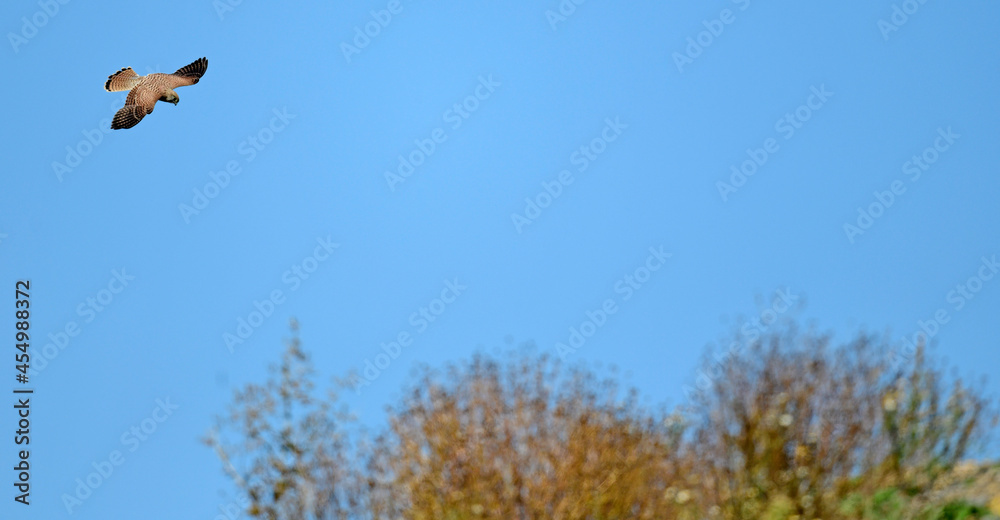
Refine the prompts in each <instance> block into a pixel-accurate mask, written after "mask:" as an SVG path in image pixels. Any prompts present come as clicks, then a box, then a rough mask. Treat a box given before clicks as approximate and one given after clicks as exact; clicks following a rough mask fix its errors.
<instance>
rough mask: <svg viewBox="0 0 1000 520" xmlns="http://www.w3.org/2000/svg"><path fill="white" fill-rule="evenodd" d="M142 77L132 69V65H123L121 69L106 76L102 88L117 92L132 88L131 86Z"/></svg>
mask: <svg viewBox="0 0 1000 520" xmlns="http://www.w3.org/2000/svg"><path fill="white" fill-rule="evenodd" d="M141 80H142V77H141V76H139V75H138V74H136V73H135V71H134V70H132V67H125V68H124V69H122V70H119V71H118V72H116V73H114V74H112V75H110V76H108V81H107V83H105V84H104V90H107V91H108V92H119V91H122V90H132V87H134V86H136V85H137V84H138V83H139V81H141Z"/></svg>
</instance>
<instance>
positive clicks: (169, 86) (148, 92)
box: [104, 58, 208, 130]
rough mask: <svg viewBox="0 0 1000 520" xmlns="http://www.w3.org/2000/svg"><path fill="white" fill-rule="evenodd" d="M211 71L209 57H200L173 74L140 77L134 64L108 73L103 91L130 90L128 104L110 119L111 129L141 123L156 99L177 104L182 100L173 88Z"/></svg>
mask: <svg viewBox="0 0 1000 520" xmlns="http://www.w3.org/2000/svg"><path fill="white" fill-rule="evenodd" d="M206 70H208V60H207V59H205V58H201V59H198V60H196V61H195V62H193V63H191V64H190V65H186V66H184V67H181V68H180V69H178V70H177V72H174V73H173V74H161V73H155V74H149V75H146V76H139V75H138V74H136V73H135V71H134V70H132V67H125V68H124V69H122V70H119V71H118V72H116V73H114V74H112V75H110V76H108V81H107V82H106V83H105V84H104V90H107V91H108V92H119V91H123V90H128V91H129V93H128V97H127V98H125V106H124V107H122V108H121V110H119V111H118V113H116V114H115V117H114V119H113V120H112V121H111V128H113V129H115V130H118V129H120V128H132V127H133V126H135V125H137V124H139V121H142V118H143V117H145V116H146V114H151V113H152V112H153V106H154V105H156V102H157V101H166V102H168V103H173V104H175V105H176V104H177V101H178V100H179V99H180V98H178V97H177V93H176V92H174V89H175V88H177V87H185V86H188V85H194V84H195V83H198V80H199V79H201V77H202V76H204V75H205V71H206Z"/></svg>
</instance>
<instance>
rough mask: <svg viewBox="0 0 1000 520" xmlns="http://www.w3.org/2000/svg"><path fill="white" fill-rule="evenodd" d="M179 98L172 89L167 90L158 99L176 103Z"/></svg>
mask: <svg viewBox="0 0 1000 520" xmlns="http://www.w3.org/2000/svg"><path fill="white" fill-rule="evenodd" d="M180 100H181V98H180V97H178V96H177V93H176V92H174V91H173V90H168V91H167V92H165V93H164V94H163V96H162V97H160V101H166V102H167V103H173V104H174V105H177V102H178V101H180Z"/></svg>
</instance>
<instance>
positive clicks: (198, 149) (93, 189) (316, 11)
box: [0, 0, 1000, 519]
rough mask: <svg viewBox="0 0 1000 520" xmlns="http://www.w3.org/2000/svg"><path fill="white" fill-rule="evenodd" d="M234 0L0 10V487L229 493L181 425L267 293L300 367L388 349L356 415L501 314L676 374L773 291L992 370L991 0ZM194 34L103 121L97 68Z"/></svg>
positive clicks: (263, 329)
mask: <svg viewBox="0 0 1000 520" xmlns="http://www.w3.org/2000/svg"><path fill="white" fill-rule="evenodd" d="M63 1H65V0H63ZM229 2H232V0H220V1H218V2H212V1H210V0H199V1H186V0H174V1H170V2H146V3H143V4H141V5H139V4H135V3H128V4H126V3H124V2H105V3H96V2H78V1H68V2H67V3H65V4H63V3H60V2H54V3H53V1H50V2H49V3H48V4H46V3H45V0H43V1H42V2H37V3H36V2H19V3H14V2H7V3H4V4H3V6H2V7H0V20H2V28H3V32H4V33H5V34H6V38H5V41H6V44H5V45H6V46H5V47H3V48H2V49H0V56H2V58H0V59H2V60H3V65H4V68H5V70H7V71H8V72H7V75H6V78H7V81H6V83H7V86H6V87H4V93H5V96H4V98H5V100H6V101H7V114H8V124H7V125H4V126H3V127H2V128H0V135H2V142H3V143H4V151H5V153H4V157H5V166H6V167H5V174H4V187H3V189H2V190H0V207H2V208H3V209H2V212H0V274H2V277H0V279H2V283H3V284H4V285H5V286H6V287H8V289H7V290H8V291H10V292H8V293H7V294H8V297H7V300H6V301H4V302H0V306H2V307H3V308H4V309H6V310H5V311H3V312H2V313H0V314H2V316H3V319H2V320H0V323H2V326H3V327H4V328H5V329H6V330H8V331H11V334H13V331H14V327H15V324H14V322H15V319H14V312H15V307H14V306H15V302H14V294H13V293H14V289H13V287H14V285H15V283H16V281H18V280H23V279H27V280H30V283H31V290H30V291H29V293H30V305H31V307H30V309H31V312H30V332H31V344H32V350H31V352H32V354H34V355H33V356H32V368H33V372H32V375H31V378H30V382H29V384H28V385H20V384H17V383H16V382H15V381H14V376H15V374H16V371H15V367H14V366H13V365H14V361H13V359H12V358H13V356H12V355H10V354H8V355H7V356H6V357H5V358H4V359H5V360H6V361H4V365H3V367H4V370H3V371H2V372H3V373H4V374H6V375H5V377H6V378H9V379H6V380H5V381H6V382H5V383H3V384H0V389H6V390H4V391H6V392H10V390H11V389H13V388H24V387H30V388H33V389H34V391H35V393H34V394H33V395H32V397H31V415H30V429H31V433H30V440H31V445H30V447H31V455H30V467H31V470H30V471H31V480H30V483H31V495H30V500H31V503H32V504H31V506H30V507H28V508H25V507H24V506H22V505H20V504H16V503H15V502H14V501H13V492H12V489H11V486H9V485H7V486H5V489H6V491H4V493H3V500H2V505H0V517H3V518H31V519H34V518H39V519H40V518H46V519H53V518H66V517H75V518H117V517H121V516H122V515H123V514H125V515H129V516H141V517H143V518H150V519H159V518H163V519H173V518H205V519H212V518H216V517H217V516H218V515H220V514H222V511H223V510H224V509H225V508H226V507H227V506H228V505H229V504H231V503H232V502H233V500H234V494H233V493H234V488H233V486H232V485H231V484H230V483H229V482H228V481H227V479H226V477H225V476H224V475H223V474H222V472H221V469H220V465H219V462H218V460H217V459H216V458H215V456H214V454H213V453H212V452H211V451H210V450H208V449H207V448H205V447H203V446H201V445H200V444H199V443H198V442H197V439H198V438H199V437H200V436H201V435H202V434H204V432H205V431H206V430H207V428H208V427H209V426H210V425H211V418H212V417H213V415H215V414H217V413H220V412H222V411H223V410H224V407H225V405H226V403H227V402H228V400H229V397H230V394H231V390H232V389H233V388H234V387H236V386H237V385H240V384H243V383H245V382H250V381H261V380H262V379H263V378H264V376H265V373H266V372H265V367H266V365H267V364H268V363H270V362H274V361H276V360H277V359H278V357H279V354H280V352H281V350H282V348H283V343H282V341H283V338H287V337H288V336H289V329H288V320H289V318H290V317H295V318H297V319H298V320H299V322H300V324H301V339H302V341H303V345H304V347H305V348H306V349H307V350H308V351H309V352H311V353H312V355H313V356H314V359H315V362H316V364H317V367H318V368H319V370H320V371H321V373H322V374H323V375H324V376H333V375H341V374H343V373H345V372H346V371H348V370H351V369H354V370H357V371H359V372H363V371H364V370H365V368H366V367H367V364H366V363H368V362H370V363H372V365H373V366H374V365H375V363H376V362H378V363H380V364H381V365H382V366H383V367H384V369H380V370H379V372H378V373H377V374H376V373H375V371H374V369H371V370H370V371H369V375H373V377H372V378H371V381H368V380H367V379H366V381H367V382H368V383H370V384H368V385H366V386H364V387H361V391H360V392H359V393H358V394H354V395H350V396H347V398H348V401H349V402H350V404H351V406H352V407H353V408H354V409H355V410H356V411H357V412H359V414H360V415H361V418H362V420H363V421H364V422H366V423H368V424H379V423H380V421H381V420H382V417H383V415H382V414H383V412H382V406H383V405H385V404H387V403H390V402H392V401H393V400H394V399H396V398H398V397H399V393H398V392H399V389H400V386H401V385H402V383H403V382H404V381H406V380H407V374H408V373H409V370H410V368H411V367H412V366H413V365H414V364H415V363H419V362H427V363H430V364H440V363H443V362H445V361H448V360H456V359H459V358H463V357H467V356H469V355H470V354H471V353H473V352H474V351H476V349H479V348H487V349H489V348H492V347H504V346H506V344H507V343H508V342H510V341H516V342H520V341H525V340H533V341H534V342H535V343H536V344H537V345H538V347H539V348H540V349H545V350H550V351H551V352H553V353H555V352H556V348H557V345H558V344H560V343H562V344H567V345H568V344H569V343H570V341H571V339H574V341H575V344H576V345H577V346H579V348H576V349H574V350H573V351H572V352H570V353H568V354H567V355H568V359H571V360H582V361H588V362H595V363H596V362H600V363H605V364H610V363H613V364H616V365H618V366H619V367H620V368H621V369H622V370H623V371H625V372H627V373H628V374H630V379H629V383H631V384H633V385H635V386H637V387H638V388H639V389H640V390H641V391H642V393H643V394H644V395H646V396H648V397H649V398H650V400H651V401H652V402H662V401H667V402H670V403H674V404H678V403H680V402H682V401H683V393H682V388H683V387H684V385H690V384H693V382H694V374H695V370H696V367H697V363H698V360H699V358H700V356H701V353H702V352H703V350H704V348H705V346H706V345H707V344H709V343H711V342H713V341H715V340H717V339H718V338H719V337H720V336H722V335H724V334H726V333H727V332H728V331H729V330H730V329H731V328H732V327H739V326H740V325H741V324H743V323H744V322H745V320H747V319H749V318H753V317H754V316H759V315H760V313H761V312H762V311H765V310H766V309H767V308H769V306H768V305H765V306H763V307H762V306H761V305H760V304H759V303H758V301H757V300H758V299H761V298H762V299H764V300H770V299H771V298H772V297H773V296H775V295H776V294H777V293H778V292H779V291H783V292H781V293H780V294H782V295H784V297H785V298H786V300H788V301H791V302H794V303H799V304H802V303H804V305H805V306H804V309H802V310H800V311H796V312H794V313H793V312H787V313H785V314H783V316H784V315H787V316H793V315H794V317H795V318H797V319H799V320H800V321H802V322H810V321H813V320H815V322H816V324H817V326H818V327H819V328H820V329H823V330H832V331H835V332H837V333H838V334H839V335H840V336H841V337H848V336H850V335H852V334H854V333H855V332H857V331H858V330H867V331H873V332H883V331H887V332H888V333H889V334H890V335H891V336H892V337H893V338H902V337H904V336H911V335H912V334H914V333H915V332H918V331H920V330H921V324H923V326H924V328H926V329H927V330H928V331H932V332H933V333H934V338H933V339H934V341H935V342H936V343H937V349H936V352H937V354H938V355H940V356H942V357H947V359H948V360H949V362H950V363H951V364H953V365H954V366H956V367H957V368H958V370H959V373H960V374H963V375H989V376H996V375H997V367H1000V348H998V347H1000V344H998V343H1000V342H998V338H1000V320H997V319H996V318H997V311H998V310H1000V278H996V277H995V273H994V271H995V270H996V269H998V266H997V265H996V264H995V263H994V262H995V261H994V259H995V258H997V257H998V256H997V255H1000V240H998V237H1000V235H998V234H997V222H998V220H1000V210H998V207H1000V206H998V205H997V198H998V195H1000V180H998V177H997V175H996V165H997V164H998V162H1000V147H998V146H996V143H997V142H998V139H1000V127H998V125H997V121H998V98H997V96H996V93H997V92H1000V53H998V52H997V51H998V50H1000V47H998V43H1000V35H998V34H997V32H996V30H995V28H996V22H997V18H998V16H1000V5H997V4H996V3H993V2H968V3H959V4H950V3H945V2H941V1H937V0H931V1H928V2H926V3H924V4H919V3H917V2H915V1H914V0H910V1H909V2H899V1H896V2H892V1H878V2H862V1H860V0H850V1H846V2H836V3H816V2H794V3H793V2H785V3H782V4H781V5H775V4H767V3H764V2H760V3H758V2H757V1H756V0H751V1H746V0H740V1H736V2H732V1H729V0H715V1H712V2H684V3H682V4H681V5H665V4H663V3H659V2H636V3H625V4H624V5H623V4H622V3H616V2H602V1H598V0H589V1H586V2H583V3H581V4H580V5H575V4H573V3H572V2H570V0H564V1H563V2H561V3H560V2H557V1H556V0H546V1H543V2H536V3H531V5H530V6H529V5H527V4H526V5H524V6H512V5H508V4H501V3H495V2H476V3H469V2H443V3H437V4H434V3H425V2H419V1H410V0H402V1H401V2H388V1H385V0H376V1H366V2H350V3H338V5H335V6H334V5H325V4H324V5H321V6H320V5H315V4H313V3H306V4H303V5H297V4H294V3H293V4H285V5H281V6H275V5H273V4H272V3H268V2H259V1H254V0H244V1H243V2H241V3H239V5H235V6H231V4H230V3H229ZM234 3H235V2H234ZM675 4H676V3H675ZM55 6H57V7H58V10H57V11H56V7H55ZM220 6H224V7H225V6H229V7H231V9H229V8H226V9H223V8H222V7H220ZM46 9H47V10H48V11H46ZM560 9H562V12H563V13H564V14H558V13H560ZM390 10H391V11H390ZM897 10H898V11H897ZM373 12H374V14H372V13H373ZM907 12H909V14H907ZM40 13H41V14H40ZM366 30H367V31H368V32H369V34H371V35H372V36H367V35H365V36H359V34H362V35H363V34H364V32H365V31H366ZM689 38H690V40H689ZM699 42H700V43H699ZM346 46H351V47H353V48H349V47H346ZM202 56H206V57H207V58H208V61H209V66H208V71H207V73H206V75H205V76H204V78H202V80H201V82H200V83H199V84H198V85H195V86H189V87H184V88H181V89H179V90H178V94H179V96H180V98H181V101H180V103H179V104H178V105H177V106H173V105H171V104H167V103H158V104H157V105H156V110H155V111H154V112H153V113H152V114H150V115H149V116H147V117H146V118H145V119H144V120H143V121H142V122H141V123H140V124H139V125H138V126H136V127H135V128H132V129H129V130H118V131H114V132H111V131H110V130H109V129H107V128H106V126H107V124H108V122H109V121H110V118H111V117H112V115H113V114H114V112H115V111H116V110H117V109H118V108H119V107H120V106H121V105H122V104H123V101H124V93H109V92H105V91H104V90H103V88H102V87H103V84H104V81H105V80H106V78H107V76H108V75H109V74H111V73H113V72H115V71H117V70H119V69H120V68H122V67H127V66H131V67H133V68H134V69H135V70H136V71H137V72H138V73H139V74H146V73H148V72H156V71H159V72H172V71H174V70H176V69H178V68H180V67H182V66H184V65H186V64H188V63H190V62H192V61H194V60H195V59H197V58H200V57H202ZM74 154H76V155H79V157H76V156H74ZM401 162H405V163H406V164H403V165H401ZM411 167H412V171H411V170H410V168H411ZM741 168H742V169H743V172H741V173H734V170H736V171H738V170H740V169H741ZM746 173H752V175H749V176H747V175H746ZM404 174H405V176H404ZM894 190H895V191H894ZM201 197H204V199H202V198H201ZM209 197H211V198H209ZM859 208H860V209H859ZM845 226H855V227H856V229H855V228H851V227H846V228H845ZM779 307H781V308H783V305H779ZM779 310H780V309H779ZM602 313H604V315H603V316H602ZM241 320H244V321H245V322H246V323H247V325H242V324H241ZM432 320H433V321H432ZM930 320H934V322H933V323H932V322H931V321H930ZM939 320H940V321H939ZM588 323H590V325H588ZM574 327H575V328H576V330H577V331H581V330H582V331H585V332H587V333H588V336H589V337H586V338H585V341H582V342H581V341H580V338H572V337H573V336H574V332H573V331H572V329H573V328H574ZM70 333H72V334H73V335H72V336H71V335H70ZM227 334H228V335H231V336H229V337H227ZM581 337H582V336H581ZM234 338H235V339H238V340H239V341H235V340H234ZM400 339H402V340H403V343H404V345H401V346H400V347H399V348H398V350H397V349H396V347H395V346H394V345H391V344H390V343H391V342H393V341H397V342H398V341H399V340H400ZM227 340H228V341H227ZM8 341H9V340H8ZM227 343H228V345H227ZM581 343H582V345H581ZM383 344H384V345H385V348H384V349H383ZM6 351H7V352H9V353H10V352H13V349H12V347H10V346H8V347H6ZM385 352H388V353H395V354H396V357H395V358H394V359H392V358H390V357H388V354H385V355H383V356H382V357H381V358H379V355H380V354H382V353H385ZM386 361H388V364H387V365H386V363H385V362H386ZM988 389H989V390H990V391H991V392H993V393H996V390H997V389H998V386H997V383H996V382H995V381H991V382H990V383H989V386H988ZM10 395H11V396H12V395H13V394H10ZM5 402H10V403H13V402H14V399H13V398H9V399H7V400H5ZM16 419H17V417H16V416H15V410H14V409H13V408H11V406H10V405H8V406H5V407H4V410H3V412H2V413H0V424H3V425H4V426H3V430H4V431H5V432H7V433H5V434H4V435H3V437H4V439H5V440H4V442H3V443H2V445H0V459H2V461H3V464H2V465H3V467H5V468H10V467H12V466H13V465H14V464H16V459H15V457H16V456H17V450H16V449H15V445H14V443H13V440H12V438H11V433H10V431H11V430H12V427H13V426H14V425H15V422H16ZM133 428H134V429H133ZM144 428H145V432H144V430H143V429H144ZM136 432H138V433H136ZM140 436H141V437H142V439H140ZM115 452H117V453H118V455H117V456H116V455H114V454H115ZM112 459H113V460H112ZM108 461H111V462H108ZM95 464H96V466H95ZM109 467H110V468H111V469H112V470H113V471H112V472H111V474H110V475H108V476H106V477H101V478H100V479H99V480H100V483H99V485H97V486H96V487H94V488H93V489H91V490H90V494H89V496H87V497H86V498H83V499H80V503H79V504H76V505H74V506H72V507H71V508H70V509H71V510H72V513H70V512H68V511H67V507H66V506H65V504H64V495H70V496H75V494H76V493H77V488H78V487H79V484H78V483H77V479H80V480H81V481H86V479H87V478H88V476H90V475H92V474H94V473H95V471H98V470H97V469H95V468H104V469H105V470H107V468H109ZM12 478H16V474H15V472H14V471H12V470H5V472H4V475H3V479H2V481H4V482H11V479H12ZM91 481H92V482H97V481H98V478H97V477H91ZM84 491H86V490H84Z"/></svg>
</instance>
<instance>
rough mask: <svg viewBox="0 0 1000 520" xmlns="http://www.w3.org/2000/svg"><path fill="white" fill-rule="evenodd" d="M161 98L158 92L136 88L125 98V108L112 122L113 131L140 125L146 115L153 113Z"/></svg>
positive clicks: (142, 87)
mask: <svg viewBox="0 0 1000 520" xmlns="http://www.w3.org/2000/svg"><path fill="white" fill-rule="evenodd" d="M159 97H160V95H159V93H158V92H157V91H156V90H153V89H151V88H148V87H146V86H144V85H139V86H138V87H135V88H134V89H132V91H131V92H129V93H128V97H126V98H125V106H124V107H122V108H121V109H120V110H118V112H117V113H115V117H114V119H112V120H111V129H112V130H119V129H121V128H132V127H133V126H135V125H137V124H139V121H142V118H144V117H146V114H151V113H153V107H155V106H156V100H157V99H159Z"/></svg>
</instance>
